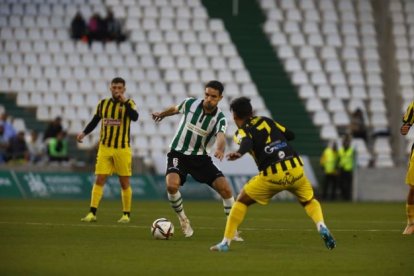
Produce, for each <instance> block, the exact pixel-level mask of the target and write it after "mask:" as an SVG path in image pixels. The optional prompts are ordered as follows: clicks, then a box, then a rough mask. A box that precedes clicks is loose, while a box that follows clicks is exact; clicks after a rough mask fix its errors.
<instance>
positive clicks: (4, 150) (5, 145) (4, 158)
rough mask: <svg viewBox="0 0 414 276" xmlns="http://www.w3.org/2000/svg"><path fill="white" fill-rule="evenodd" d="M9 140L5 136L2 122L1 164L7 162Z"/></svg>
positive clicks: (0, 124) (0, 127)
mask: <svg viewBox="0 0 414 276" xmlns="http://www.w3.org/2000/svg"><path fill="white" fill-rule="evenodd" d="M8 147H9V140H8V139H6V138H5V136H4V124H3V122H0V164H2V163H5V162H7V159H8V158H7V148H8Z"/></svg>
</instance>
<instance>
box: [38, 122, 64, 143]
mask: <svg viewBox="0 0 414 276" xmlns="http://www.w3.org/2000/svg"><path fill="white" fill-rule="evenodd" d="M61 131H63V126H62V118H61V117H59V116H58V117H56V118H55V119H54V120H53V121H52V122H50V123H49V125H48V126H47V128H46V130H45V133H44V135H43V141H46V140H47V139H49V138H52V137H56V136H57V135H58V133H59V132H61Z"/></svg>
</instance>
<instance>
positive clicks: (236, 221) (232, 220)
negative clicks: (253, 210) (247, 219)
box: [224, 201, 247, 241]
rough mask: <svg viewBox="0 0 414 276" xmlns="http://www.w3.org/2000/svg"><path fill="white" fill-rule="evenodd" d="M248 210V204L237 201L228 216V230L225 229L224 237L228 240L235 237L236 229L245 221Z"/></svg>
mask: <svg viewBox="0 0 414 276" xmlns="http://www.w3.org/2000/svg"><path fill="white" fill-rule="evenodd" d="M246 212H247V206H246V205H245V204H243V203H241V202H239V201H236V202H235V203H234V204H233V206H232V207H231V211H230V215H229V217H228V218H227V223H226V230H225V231H224V238H226V239H227V240H228V241H231V240H232V239H233V237H234V234H235V232H236V229H237V228H238V227H239V225H240V224H241V223H242V222H243V219H244V216H245V215H246Z"/></svg>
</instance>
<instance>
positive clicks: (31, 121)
mask: <svg viewBox="0 0 414 276" xmlns="http://www.w3.org/2000/svg"><path fill="white" fill-rule="evenodd" d="M0 103H1V104H2V105H3V106H4V107H5V108H6V111H7V114H9V116H11V117H13V118H21V119H23V120H24V122H25V124H26V129H27V130H35V131H37V132H38V133H43V132H44V131H45V129H46V127H47V124H48V122H42V121H39V120H37V119H36V108H22V107H19V106H17V105H16V95H15V94H5V93H0ZM68 141H69V153H70V156H71V157H72V158H75V159H76V160H80V161H84V160H85V155H86V154H85V153H84V151H82V150H80V149H78V147H77V144H76V139H75V136H73V135H69V136H68Z"/></svg>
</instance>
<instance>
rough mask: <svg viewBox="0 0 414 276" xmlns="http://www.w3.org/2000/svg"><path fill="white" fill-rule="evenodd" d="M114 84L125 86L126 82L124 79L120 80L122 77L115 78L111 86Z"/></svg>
mask: <svg viewBox="0 0 414 276" xmlns="http://www.w3.org/2000/svg"><path fill="white" fill-rule="evenodd" d="M113 83H122V84H123V85H124V86H125V80H124V79H123V78H120V77H116V78H113V79H112V81H111V84H113Z"/></svg>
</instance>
